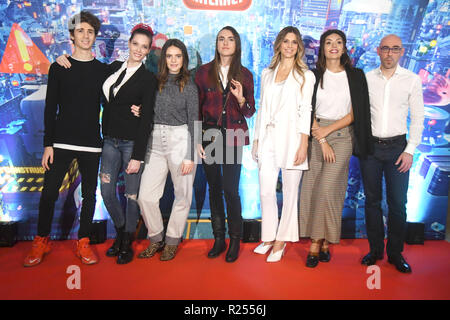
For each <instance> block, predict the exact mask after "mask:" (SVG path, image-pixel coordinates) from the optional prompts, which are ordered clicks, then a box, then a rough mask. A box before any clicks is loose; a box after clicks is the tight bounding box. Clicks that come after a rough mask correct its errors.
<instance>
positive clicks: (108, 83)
mask: <svg viewBox="0 0 450 320" xmlns="http://www.w3.org/2000/svg"><path fill="white" fill-rule="evenodd" d="M141 65H142V63H141V64H139V65H137V66H136V67H131V68H127V61H125V62H124V63H123V64H122V66H121V67H120V69H119V70H117V71H116V72H114V73H113V74H112V75H110V76H109V77H108V79H106V80H105V82H104V83H103V93H104V94H105V97H106V99H108V101H109V88H111V86H112V85H113V84H114V83H116V81H117V79H118V78H119V76H120V74H121V73H122V71H123V70H124V69H127V72H126V73H125V77H124V78H123V80H122V82H120V84H119V85H118V86H117V87H115V88H114V90H113V93H114V96H116V94H117V92H118V91H119V90H120V88H121V87H122V86H123V85H124V84H125V83H126V82H127V81H128V79H130V78H131V76H133V74H134V73H135V72H136V71H137V70H138V69H139V68H140V67H141Z"/></svg>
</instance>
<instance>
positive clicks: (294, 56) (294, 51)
mask: <svg viewBox="0 0 450 320" xmlns="http://www.w3.org/2000/svg"><path fill="white" fill-rule="evenodd" d="M304 52H305V49H304V47H303V42H302V37H301V34H300V32H299V31H298V29H297V28H295V27H291V26H290V27H286V28H284V29H283V30H281V31H280V33H279V34H278V36H277V38H276V40H275V44H274V56H273V58H272V61H271V63H270V66H269V67H268V68H266V69H264V70H263V72H262V77H261V101H260V103H261V107H260V109H259V111H258V116H257V119H256V127H255V135H254V140H253V148H252V156H253V159H254V160H255V161H257V162H258V167H259V183H260V196H261V212H262V232H261V240H262V241H263V242H262V243H261V244H260V245H259V246H258V247H257V248H256V249H255V250H254V252H256V253H259V254H265V253H267V252H268V251H269V250H270V249H271V248H272V251H271V253H270V255H269V256H268V257H267V262H276V261H279V260H280V259H281V257H282V255H283V253H284V248H285V247H286V243H285V242H286V241H291V242H296V241H298V240H299V232H298V214H297V200H298V187H299V184H300V180H301V177H302V172H303V170H306V169H308V162H307V149H308V136H309V132H310V121H311V98H312V94H313V88H314V83H315V78H314V74H313V73H312V72H311V71H309V70H308V68H307V66H306V65H305V64H304V62H303V61H302V58H303V56H304ZM280 170H281V172H282V179H283V208H282V213H281V219H280V221H278V206H277V198H276V185H277V181H278V175H279V172H280Z"/></svg>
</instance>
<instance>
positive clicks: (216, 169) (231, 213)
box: [203, 139, 243, 239]
mask: <svg viewBox="0 0 450 320" xmlns="http://www.w3.org/2000/svg"><path fill="white" fill-rule="evenodd" d="M224 140H225V139H224ZM207 145H208V144H207V143H206V144H205V143H204V144H203V147H204V148H206V146H207ZM242 149H243V148H242V147H228V146H225V142H224V143H223V145H222V149H221V150H219V151H222V153H223V154H222V155H220V156H219V155H218V152H214V151H213V152H212V153H211V154H210V155H208V154H207V155H206V156H207V157H209V156H212V157H213V158H214V159H215V161H214V162H213V163H211V161H205V160H203V168H204V170H205V175H206V180H207V181H208V185H209V205H210V209H211V223H212V227H213V233H214V237H215V238H225V208H224V205H223V195H224V194H225V202H226V205H227V220H228V234H229V236H230V238H234V239H236V238H237V239H240V238H241V235H242V207H241V198H240V197H239V179H240V177H241V163H242V151H243V150H242ZM227 158H228V159H227ZM206 160H208V159H206ZM208 163H209V164H208Z"/></svg>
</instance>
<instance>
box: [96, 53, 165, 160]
mask: <svg viewBox="0 0 450 320" xmlns="http://www.w3.org/2000/svg"><path fill="white" fill-rule="evenodd" d="M122 63H123V62H120V61H114V62H113V63H112V64H111V65H110V66H109V75H111V74H113V73H114V72H116V71H117V70H119V69H120V67H121V66H122ZM156 90H157V81H156V78H155V76H154V75H153V73H151V72H150V71H147V69H145V66H144V65H141V67H140V68H139V69H138V70H136V72H135V73H134V74H133V75H132V76H131V78H130V79H128V80H127V82H126V83H124V84H123V85H122V86H121V88H120V89H119V91H118V92H117V93H116V95H115V97H114V99H112V100H111V101H109V102H108V100H107V99H106V97H105V105H104V106H103V117H102V132H103V137H111V138H117V139H122V140H132V141H134V147H133V153H132V155H131V158H132V159H135V160H141V161H142V160H144V158H145V153H146V151H147V142H148V138H149V135H150V132H151V131H152V129H153V116H154V104H155V95H156ZM102 92H103V91H102ZM133 104H134V105H142V107H141V112H140V117H136V116H134V115H133V114H132V112H131V106H132V105H133Z"/></svg>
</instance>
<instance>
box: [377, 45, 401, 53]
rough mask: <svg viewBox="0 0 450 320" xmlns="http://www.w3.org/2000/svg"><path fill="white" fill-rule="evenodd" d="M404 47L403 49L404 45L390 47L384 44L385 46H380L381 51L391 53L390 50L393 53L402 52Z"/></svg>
mask: <svg viewBox="0 0 450 320" xmlns="http://www.w3.org/2000/svg"><path fill="white" fill-rule="evenodd" d="M402 49H403V48H402V47H393V48H390V47H388V46H384V47H381V48H380V50H381V52H383V53H389V51H391V52H392V53H400V52H401V51H402Z"/></svg>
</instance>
